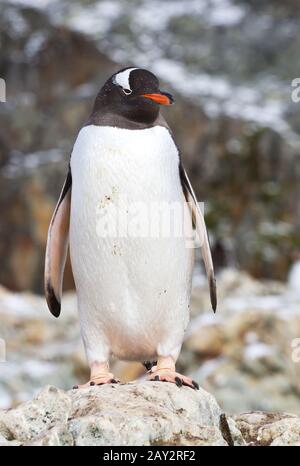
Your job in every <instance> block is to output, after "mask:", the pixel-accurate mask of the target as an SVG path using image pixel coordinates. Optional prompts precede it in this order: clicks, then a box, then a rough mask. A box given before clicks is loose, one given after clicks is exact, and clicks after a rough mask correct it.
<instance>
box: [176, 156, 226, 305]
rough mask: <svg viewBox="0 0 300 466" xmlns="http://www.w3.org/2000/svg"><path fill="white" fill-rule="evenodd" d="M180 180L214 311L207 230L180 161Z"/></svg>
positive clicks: (212, 277)
mask: <svg viewBox="0 0 300 466" xmlns="http://www.w3.org/2000/svg"><path fill="white" fill-rule="evenodd" d="M179 173H180V180H181V184H182V189H183V193H184V196H185V198H186V201H187V202H188V204H189V207H190V209H191V214H192V219H193V223H194V225H195V227H196V232H197V235H198V238H199V241H200V249H201V254H202V258H203V261H204V266H205V271H206V275H207V279H208V284H209V289H210V301H211V305H212V309H213V311H214V312H216V309H217V288H216V279H215V274H214V266H213V261H212V257H211V251H210V245H209V240H208V235H207V230H206V226H205V221H204V217H203V214H202V212H201V209H200V207H199V205H198V202H197V198H196V195H195V192H194V190H193V188H192V185H191V182H190V180H189V178H188V176H187V173H186V171H185V169H184V167H183V165H182V163H180V166H179Z"/></svg>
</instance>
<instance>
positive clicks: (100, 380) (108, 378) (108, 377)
mask: <svg viewBox="0 0 300 466" xmlns="http://www.w3.org/2000/svg"><path fill="white" fill-rule="evenodd" d="M111 383H120V380H118V379H115V378H114V376H113V374H111V373H109V374H105V375H99V376H97V377H93V378H92V379H91V380H89V381H88V382H87V383H84V384H82V385H74V387H73V389H74V390H77V389H78V388H89V387H96V386H99V385H107V384H111Z"/></svg>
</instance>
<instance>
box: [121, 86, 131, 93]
mask: <svg viewBox="0 0 300 466" xmlns="http://www.w3.org/2000/svg"><path fill="white" fill-rule="evenodd" d="M122 91H123V92H124V94H125V95H130V94H132V90H131V89H124V87H123V88H122Z"/></svg>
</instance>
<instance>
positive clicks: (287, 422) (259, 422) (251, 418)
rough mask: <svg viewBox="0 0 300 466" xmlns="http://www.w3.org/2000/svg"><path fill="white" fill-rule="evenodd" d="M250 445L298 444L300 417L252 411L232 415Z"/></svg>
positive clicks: (299, 442)
mask: <svg viewBox="0 0 300 466" xmlns="http://www.w3.org/2000/svg"><path fill="white" fill-rule="evenodd" d="M234 419H235V421H236V423H237V426H238V427H239V429H240V430H241V432H242V434H243V437H244V439H245V440H246V442H247V443H248V444H250V445H270V446H300V417H299V416H293V415H291V414H279V413H262V412H253V413H245V414H239V415H236V416H234Z"/></svg>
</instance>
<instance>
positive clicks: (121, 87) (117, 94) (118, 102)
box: [93, 67, 174, 124]
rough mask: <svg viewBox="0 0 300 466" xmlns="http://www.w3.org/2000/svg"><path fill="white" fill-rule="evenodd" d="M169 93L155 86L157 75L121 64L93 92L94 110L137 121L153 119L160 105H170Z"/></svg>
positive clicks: (144, 121) (149, 121)
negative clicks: (94, 98)
mask: <svg viewBox="0 0 300 466" xmlns="http://www.w3.org/2000/svg"><path fill="white" fill-rule="evenodd" d="M173 102H174V99H173V97H172V96H171V94H169V93H167V92H162V91H161V90H160V89H159V81H158V79H157V77H156V76H155V75H154V74H153V73H151V72H150V71H147V70H144V69H142V68H133V67H129V68H124V69H122V70H120V71H118V72H117V73H115V74H113V75H112V76H111V77H110V78H109V79H108V80H107V81H106V83H105V84H104V86H103V87H102V89H100V92H99V94H98V95H97V98H96V101H95V105H94V110H93V114H95V112H101V113H105V112H106V113H110V114H115V115H118V116H122V117H125V118H127V119H128V120H132V121H136V122H139V123H146V124H151V123H152V122H154V121H155V120H156V118H157V117H158V113H159V106H160V105H171V104H172V103H173Z"/></svg>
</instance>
